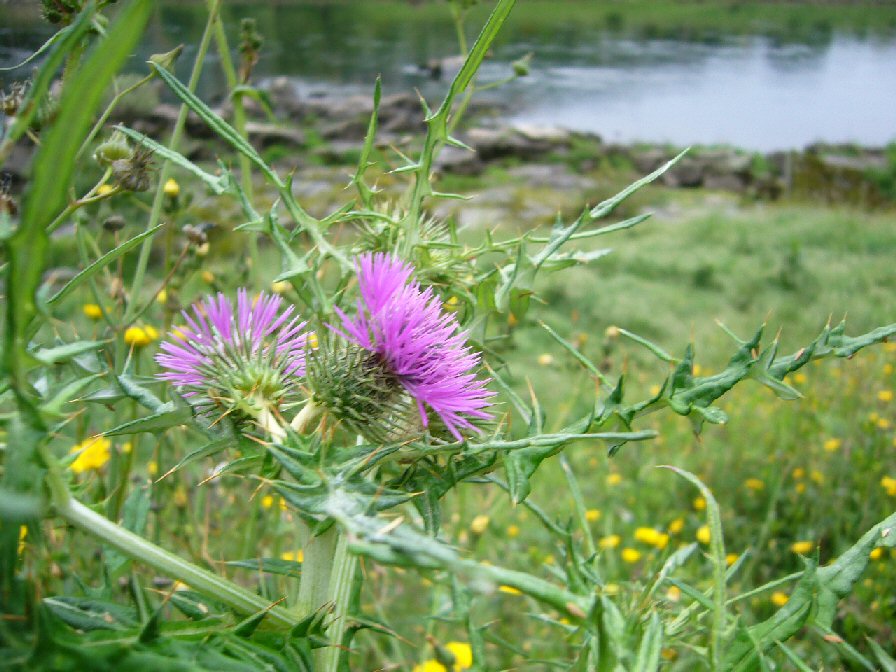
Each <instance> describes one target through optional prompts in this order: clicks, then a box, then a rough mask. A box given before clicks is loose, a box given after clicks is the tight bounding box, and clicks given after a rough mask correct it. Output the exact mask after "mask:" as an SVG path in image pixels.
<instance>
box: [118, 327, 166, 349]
mask: <svg viewBox="0 0 896 672" xmlns="http://www.w3.org/2000/svg"><path fill="white" fill-rule="evenodd" d="M158 336H159V332H157V331H156V330H155V329H153V328H152V327H128V328H127V330H125V332H124V342H125V343H127V344H128V345H132V346H134V347H135V348H142V347H143V346H145V345H149V344H150V343H152V342H153V340H154V339H156V338H158Z"/></svg>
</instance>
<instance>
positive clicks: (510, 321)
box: [507, 313, 520, 327]
mask: <svg viewBox="0 0 896 672" xmlns="http://www.w3.org/2000/svg"><path fill="white" fill-rule="evenodd" d="M519 323H520V321H519V320H518V319H516V315H514V314H513V313H510V315H508V316H507V326H508V327H515V326H516V325H518V324H519Z"/></svg>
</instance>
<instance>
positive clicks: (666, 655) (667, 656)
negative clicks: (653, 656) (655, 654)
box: [660, 647, 678, 660]
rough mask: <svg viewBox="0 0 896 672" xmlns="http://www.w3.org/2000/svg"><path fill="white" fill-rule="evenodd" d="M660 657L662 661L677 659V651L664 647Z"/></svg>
mask: <svg viewBox="0 0 896 672" xmlns="http://www.w3.org/2000/svg"><path fill="white" fill-rule="evenodd" d="M660 656H662V658H663V660H675V659H676V658H678V651H676V650H675V649H670V648H669V647H666V648H665V649H663V650H662V651H660Z"/></svg>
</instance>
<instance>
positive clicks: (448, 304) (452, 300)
mask: <svg viewBox="0 0 896 672" xmlns="http://www.w3.org/2000/svg"><path fill="white" fill-rule="evenodd" d="M458 305H460V301H459V300H458V299H457V297H456V296H449V297H448V300H447V301H445V303H443V304H442V307H443V308H444V309H445V310H457V307H458Z"/></svg>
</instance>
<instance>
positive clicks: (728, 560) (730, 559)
mask: <svg viewBox="0 0 896 672" xmlns="http://www.w3.org/2000/svg"><path fill="white" fill-rule="evenodd" d="M739 557H740V556H739V555H738V554H737V553H729V554H728V555H726V556H725V564H726V565H728V566H729V567H730V566H731V565H733V564H734V563H735V562H737V559H738V558H739Z"/></svg>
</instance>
